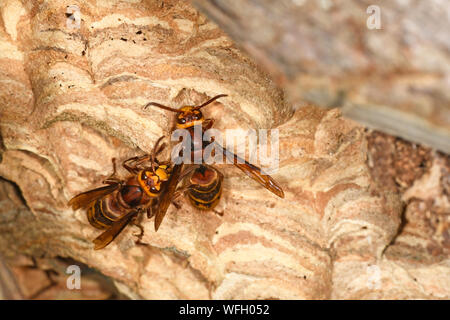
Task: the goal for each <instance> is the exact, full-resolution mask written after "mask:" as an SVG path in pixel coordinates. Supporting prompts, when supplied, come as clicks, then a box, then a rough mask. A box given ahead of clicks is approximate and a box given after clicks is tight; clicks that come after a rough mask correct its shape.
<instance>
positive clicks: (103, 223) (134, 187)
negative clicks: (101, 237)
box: [87, 177, 150, 229]
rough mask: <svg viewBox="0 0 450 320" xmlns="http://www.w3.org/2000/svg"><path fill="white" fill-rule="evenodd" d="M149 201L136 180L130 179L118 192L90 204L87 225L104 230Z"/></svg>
mask: <svg viewBox="0 0 450 320" xmlns="http://www.w3.org/2000/svg"><path fill="white" fill-rule="evenodd" d="M149 201H150V198H149V196H148V195H147V194H146V193H145V192H144V191H143V190H142V188H141V187H140V186H139V185H138V181H137V179H136V178H135V177H133V178H130V179H128V180H127V182H126V183H125V185H124V186H123V187H122V188H120V189H119V190H116V191H114V192H113V193H111V194H108V195H107V196H105V197H103V198H101V199H98V200H96V201H95V202H93V203H92V205H91V206H90V207H89V209H88V210H87V216H88V220H89V223H90V224H91V225H92V226H94V227H95V228H98V229H105V228H107V227H108V226H110V225H111V224H112V223H113V222H114V221H118V220H120V218H122V217H123V216H124V215H125V214H127V213H128V212H130V210H132V209H134V208H136V207H137V206H139V205H145V204H147V203H148V202H149Z"/></svg>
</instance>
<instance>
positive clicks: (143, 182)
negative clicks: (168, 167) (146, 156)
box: [138, 171, 161, 198]
mask: <svg viewBox="0 0 450 320" xmlns="http://www.w3.org/2000/svg"><path fill="white" fill-rule="evenodd" d="M144 174H145V176H146V177H147V179H146V180H142V175H144ZM148 179H152V180H153V187H154V188H155V189H156V190H157V191H158V192H156V193H155V192H152V191H151V190H150V189H151V187H150V186H149V185H148V184H147V180H148ZM138 182H139V185H140V187H141V188H142V189H143V190H144V192H145V193H146V194H147V195H148V196H150V197H152V198H153V197H157V196H158V195H159V191H160V190H161V182H160V181H159V179H158V177H157V176H156V175H154V174H153V172H151V171H144V172H141V173H140V174H139V175H138Z"/></svg>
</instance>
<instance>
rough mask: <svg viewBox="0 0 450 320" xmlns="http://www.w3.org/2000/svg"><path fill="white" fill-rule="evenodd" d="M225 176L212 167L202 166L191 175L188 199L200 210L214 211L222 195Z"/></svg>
mask: <svg viewBox="0 0 450 320" xmlns="http://www.w3.org/2000/svg"><path fill="white" fill-rule="evenodd" d="M222 180H223V175H222V174H221V173H220V172H219V171H218V170H217V169H215V168H213V167H210V166H200V167H199V168H197V169H195V171H194V173H193V174H192V175H191V178H190V181H189V182H190V184H191V187H190V188H189V189H188V192H187V194H188V198H189V200H190V202H191V204H192V205H193V206H194V207H196V208H198V209H200V210H212V209H213V208H214V207H215V206H216V205H217V204H218V203H219V200H220V196H221V195H222Z"/></svg>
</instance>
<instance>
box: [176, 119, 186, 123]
mask: <svg viewBox="0 0 450 320" xmlns="http://www.w3.org/2000/svg"><path fill="white" fill-rule="evenodd" d="M178 123H181V124H185V123H186V119H185V118H181V119H178Z"/></svg>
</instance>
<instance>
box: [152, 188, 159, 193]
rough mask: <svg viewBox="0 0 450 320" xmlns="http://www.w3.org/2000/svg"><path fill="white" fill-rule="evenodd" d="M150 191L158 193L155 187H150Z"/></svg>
mask: <svg viewBox="0 0 450 320" xmlns="http://www.w3.org/2000/svg"><path fill="white" fill-rule="evenodd" d="M150 191H151V192H152V193H157V192H158V189H156V188H155V187H151V188H150Z"/></svg>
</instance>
